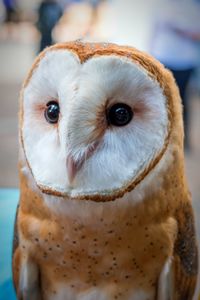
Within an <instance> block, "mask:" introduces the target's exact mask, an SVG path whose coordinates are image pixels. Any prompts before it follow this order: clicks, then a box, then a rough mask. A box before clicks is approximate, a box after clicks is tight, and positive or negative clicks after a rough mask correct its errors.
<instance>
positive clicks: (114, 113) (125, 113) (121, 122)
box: [107, 103, 133, 126]
mask: <svg viewBox="0 0 200 300" xmlns="http://www.w3.org/2000/svg"><path fill="white" fill-rule="evenodd" d="M132 118H133V111H132V109H131V107H130V106H128V105H126V104H125V103H116V104H114V105H113V106H111V107H110V108H109V109H108V111H107V120H108V124H112V125H114V126H125V125H127V124H128V123H129V122H130V121H131V120H132Z"/></svg>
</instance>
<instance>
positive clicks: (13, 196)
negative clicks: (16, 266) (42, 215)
mask: <svg viewBox="0 0 200 300" xmlns="http://www.w3.org/2000/svg"><path fill="white" fill-rule="evenodd" d="M18 201H19V191H18V190H17V189H0V300H16V296H15V292H14V288H13V283H12V243H13V229H14V222H15V213H16V208H17V204H18Z"/></svg>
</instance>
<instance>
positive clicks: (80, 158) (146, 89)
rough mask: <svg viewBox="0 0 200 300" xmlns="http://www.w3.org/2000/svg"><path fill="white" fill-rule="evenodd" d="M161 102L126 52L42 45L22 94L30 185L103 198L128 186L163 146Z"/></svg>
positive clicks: (163, 110)
mask: <svg viewBox="0 0 200 300" xmlns="http://www.w3.org/2000/svg"><path fill="white" fill-rule="evenodd" d="M167 106H168V104H167V100H166V96H165V95H164V92H163V90H162V88H161V87H160V84H159V83H158V81H156V80H155V79H153V77H152V76H150V75H149V73H148V72H147V70H145V68H143V67H142V66H141V65H140V64H139V63H138V62H136V61H134V60H133V59H131V58H127V57H125V56H123V55H122V56H120V55H119V54H115V53H113V54H109V55H108V54H105V55H96V56H95V55H94V56H91V57H90V58H88V59H87V60H85V61H81V60H80V58H79V56H78V54H77V53H75V51H72V50H70V49H67V48H66V49H63V48H60V49H59V48H55V49H54V48H51V49H50V50H47V51H46V52H45V53H44V54H43V55H42V56H41V57H40V59H39V60H38V62H37V64H36V65H35V67H34V69H33V71H32V72H31V74H30V75H29V79H28V81H27V83H26V85H25V87H24V90H23V95H22V108H21V109H22V112H23V113H22V129H21V138H22V144H23V148H24V153H25V157H26V160H27V163H28V166H29V168H30V169H31V172H32V175H33V177H34V180H35V182H36V184H37V185H38V186H39V187H40V188H41V189H42V190H43V191H44V192H47V193H50V194H51V193H52V194H53V193H54V194H56V195H61V196H65V195H67V196H70V197H88V198H89V197H92V196H95V195H101V196H102V199H103V197H104V196H105V197H107V196H108V195H111V196H112V195H114V194H116V193H117V192H118V191H120V190H123V189H124V188H125V187H128V186H130V185H132V186H134V183H136V182H139V181H140V178H142V176H144V174H148V172H150V171H151V169H152V168H153V166H154V165H155V164H156V162H157V160H158V157H160V156H161V153H162V152H163V151H164V150H163V149H164V148H165V147H166V140H167V136H168V134H169V132H168V131H169V116H168V109H167Z"/></svg>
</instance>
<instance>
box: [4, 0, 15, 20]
mask: <svg viewBox="0 0 200 300" xmlns="http://www.w3.org/2000/svg"><path fill="white" fill-rule="evenodd" d="M3 4H4V7H5V12H6V16H5V22H6V23H10V22H13V21H14V20H15V14H16V0H3Z"/></svg>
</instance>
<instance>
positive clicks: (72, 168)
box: [67, 142, 98, 183]
mask: <svg viewBox="0 0 200 300" xmlns="http://www.w3.org/2000/svg"><path fill="white" fill-rule="evenodd" d="M97 146H98V142H95V143H93V144H92V145H91V146H89V147H88V149H87V150H86V151H85V153H84V154H83V155H82V157H81V158H79V160H77V161H76V160H75V159H74V158H73V156H72V155H71V154H69V155H68V156H67V173H68V179H69V183H72V182H73V181H74V178H75V177H76V174H77V173H78V171H79V170H80V169H81V167H82V166H83V164H84V162H85V161H86V160H87V159H88V158H89V157H90V156H91V155H92V154H93V152H94V151H95V150H96V148H97Z"/></svg>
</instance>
